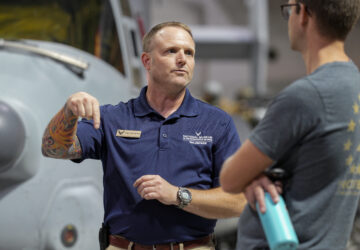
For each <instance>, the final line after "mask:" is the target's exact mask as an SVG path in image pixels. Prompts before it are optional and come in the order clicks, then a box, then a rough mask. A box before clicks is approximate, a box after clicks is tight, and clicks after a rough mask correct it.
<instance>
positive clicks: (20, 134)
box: [0, 101, 25, 173]
mask: <svg viewBox="0 0 360 250" xmlns="http://www.w3.org/2000/svg"><path fill="white" fill-rule="evenodd" d="M24 144H25V127H24V124H23V122H22V120H21V118H20V116H19V115H18V113H17V112H16V111H15V110H14V109H13V108H12V107H10V106H9V105H8V104H6V103H5V102H3V101H0V173H1V172H3V171H6V170H7V169H8V168H9V167H10V164H11V163H13V162H14V161H15V160H16V159H17V158H18V157H19V156H20V154H21V152H22V151H23V148H24Z"/></svg>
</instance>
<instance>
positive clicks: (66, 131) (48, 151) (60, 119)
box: [41, 107, 81, 159]
mask: <svg viewBox="0 0 360 250" xmlns="http://www.w3.org/2000/svg"><path fill="white" fill-rule="evenodd" d="M77 119H78V117H77V116H75V115H73V114H72V113H71V111H70V112H67V113H65V107H64V108H62V109H61V110H60V111H59V112H58V113H57V114H56V115H55V116H54V117H53V119H52V120H51V121H50V123H49V125H48V126H47V128H46V130H45V132H44V135H43V138H42V147H41V149H42V153H43V155H44V156H48V157H52V158H60V159H75V158H80V156H81V147H80V144H79V141H78V139H77V137H76V128H77Z"/></svg>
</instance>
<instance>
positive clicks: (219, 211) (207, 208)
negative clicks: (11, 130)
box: [184, 187, 247, 219]
mask: <svg viewBox="0 0 360 250" xmlns="http://www.w3.org/2000/svg"><path fill="white" fill-rule="evenodd" d="M189 190H190V191H191V193H192V201H191V203H190V204H189V205H188V206H186V207H185V208H184V210H185V211H187V212H190V213H193V214H196V215H199V216H202V217H205V218H209V219H220V218H231V217H238V216H240V214H241V212H242V211H243V209H244V207H245V205H246V204H247V203H246V199H245V196H244V195H243V194H229V193H225V192H224V191H223V190H222V189H221V187H219V188H214V189H209V190H195V189H189Z"/></svg>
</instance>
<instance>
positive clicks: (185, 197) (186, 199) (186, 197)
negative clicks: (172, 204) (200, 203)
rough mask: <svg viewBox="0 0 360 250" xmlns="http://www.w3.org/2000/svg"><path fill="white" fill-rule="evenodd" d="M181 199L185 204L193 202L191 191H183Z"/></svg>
mask: <svg viewBox="0 0 360 250" xmlns="http://www.w3.org/2000/svg"><path fill="white" fill-rule="evenodd" d="M181 198H182V200H183V202H185V203H189V202H190V201H191V194H190V191H189V190H187V189H183V190H181Z"/></svg>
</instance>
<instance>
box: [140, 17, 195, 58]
mask: <svg viewBox="0 0 360 250" xmlns="http://www.w3.org/2000/svg"><path fill="white" fill-rule="evenodd" d="M165 27H179V28H182V29H184V30H185V31H187V32H188V33H189V35H190V36H191V38H192V39H194V38H193V35H192V33H191V29H190V28H189V26H187V25H186V24H184V23H180V22H175V21H171V22H164V23H159V24H157V25H155V26H154V27H152V29H151V30H150V31H149V32H148V33H146V34H145V36H144V38H143V41H142V46H143V51H144V52H150V50H151V49H152V48H151V41H152V39H153V37H154V36H155V35H156V34H157V33H158V32H159V31H160V30H162V29H163V28H165Z"/></svg>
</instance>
